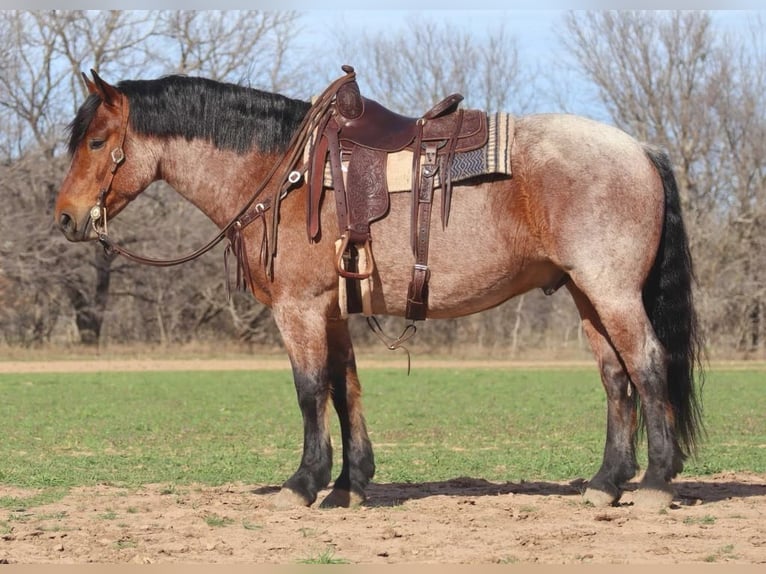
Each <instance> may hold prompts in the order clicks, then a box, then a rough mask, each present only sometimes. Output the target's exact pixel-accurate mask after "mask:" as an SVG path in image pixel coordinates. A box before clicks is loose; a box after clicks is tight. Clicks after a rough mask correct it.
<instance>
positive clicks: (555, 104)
mask: <svg viewBox="0 0 766 574" xmlns="http://www.w3.org/2000/svg"><path fill="white" fill-rule="evenodd" d="M484 2H486V0H479V5H483V3H484ZM309 13H310V16H311V17H310V18H304V19H303V20H302V26H303V29H304V38H303V41H304V42H306V43H307V44H308V45H310V46H322V45H324V43H326V42H327V34H328V30H332V29H333V28H334V27H343V28H344V30H357V31H358V33H359V34H375V33H378V32H381V31H385V30H396V29H403V28H405V27H406V26H407V23H408V22H409V21H412V20H415V21H417V20H419V19H436V20H437V21H438V22H444V23H448V24H450V25H454V26H457V27H459V28H461V29H467V30H469V31H471V33H473V34H475V35H477V36H479V37H480V36H481V35H482V34H484V33H485V32H486V31H487V30H488V29H493V28H495V27H497V26H498V24H500V23H501V22H502V23H503V24H504V26H505V30H506V32H507V33H508V34H509V35H510V36H513V37H515V38H516V41H517V48H518V50H519V56H520V59H521V65H522V67H526V68H529V69H542V70H545V69H549V68H551V67H552V66H554V65H556V64H558V63H559V62H561V61H562V59H563V58H564V56H565V53H564V48H563V47H562V46H561V45H560V43H559V40H558V35H557V32H556V30H557V27H559V26H560V25H561V24H560V23H561V20H562V18H563V16H564V14H565V13H566V10H561V9H546V10H516V9H513V10H511V9H506V10H496V9H477V10H451V9H439V10H393V9H385V10H383V9H365V10H336V9H322V10H311V11H309ZM754 14H755V12H753V11H744V10H714V11H712V15H713V19H714V21H715V22H716V26H717V27H720V29H721V31H724V32H732V33H737V32H738V31H741V30H744V29H745V27H746V26H747V25H748V22H749V21H750V20H751V19H752V18H753V16H754ZM761 15H762V16H763V17H766V10H764V11H761ZM342 63H349V64H352V65H353V62H342ZM339 65H340V64H339ZM338 67H339V66H338ZM338 72H339V73H338V75H340V70H338ZM357 72H358V74H359V82H360V85H361V86H362V87H363V83H364V78H363V74H364V71H363V70H357ZM332 77H334V76H332ZM332 77H328V79H327V80H328V81H329V80H331V79H332ZM566 81H571V80H570V79H567V80H566ZM568 95H569V97H570V98H572V99H571V100H570V101H569V102H567V111H576V112H577V113H585V114H586V115H589V116H591V117H594V118H595V119H600V120H606V119H607V118H606V112H605V111H604V110H602V109H600V108H599V107H598V106H592V105H590V104H589V103H588V101H589V100H591V99H592V97H591V94H590V93H589V91H588V89H586V88H582V89H578V86H577V85H574V84H573V85H571V86H570V90H569V92H568ZM556 97H557V96H556V95H555V94H553V93H551V94H547V93H545V92H544V91H540V92H538V93H537V94H536V96H535V98H534V100H535V101H534V109H531V110H527V111H529V112H546V111H562V109H561V102H559V101H558V100H557V99H556ZM466 105H468V103H467V104H466ZM507 111H513V110H507Z"/></svg>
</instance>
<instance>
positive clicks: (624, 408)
mask: <svg viewBox="0 0 766 574" xmlns="http://www.w3.org/2000/svg"><path fill="white" fill-rule="evenodd" d="M567 287H568V288H569V291H570V292H571V294H572V298H573V299H574V301H575V304H576V305H577V310H578V311H579V312H580V317H581V319H582V326H583V331H584V332H585V335H586V337H587V338H588V341H589V343H590V345H591V348H592V349H593V353H594V355H595V356H596V361H597V362H598V367H599V371H600V373H601V382H602V384H603V385H604V390H605V391H606V396H607V423H606V443H605V446H604V459H603V462H602V463H601V468H600V469H599V471H598V472H597V473H596V475H595V476H594V477H593V478H592V479H591V480H590V481H589V483H588V488H587V490H586V491H585V500H586V501H588V502H590V503H592V504H594V505H596V506H609V505H611V504H614V503H616V502H617V501H618V500H619V499H620V497H621V496H622V484H623V483H625V482H627V481H628V480H630V479H631V478H633V477H634V476H635V475H636V472H637V470H638V464H637V463H636V451H635V440H636V427H637V417H636V408H635V406H636V405H635V401H636V396H635V392H632V393H631V389H630V379H629V378H628V375H627V373H626V372H625V367H624V366H623V364H622V362H621V361H620V358H619V357H618V356H617V353H616V352H615V350H614V348H613V347H612V345H611V343H610V342H609V339H608V337H607V336H606V332H605V330H604V326H603V325H602V323H601V320H600V319H599V317H598V314H597V313H596V310H595V309H594V308H593V305H592V304H591V303H590V301H589V300H588V298H587V297H585V295H583V293H582V292H581V291H580V290H579V289H578V288H577V287H576V286H574V285H573V284H572V283H570V284H569V285H568V286H567Z"/></svg>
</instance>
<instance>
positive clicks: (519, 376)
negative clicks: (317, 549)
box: [0, 364, 766, 509]
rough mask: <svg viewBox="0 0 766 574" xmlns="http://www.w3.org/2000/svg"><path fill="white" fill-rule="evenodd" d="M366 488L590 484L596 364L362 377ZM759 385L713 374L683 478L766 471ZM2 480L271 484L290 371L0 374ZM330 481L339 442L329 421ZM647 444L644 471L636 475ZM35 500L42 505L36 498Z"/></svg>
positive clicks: (291, 431) (292, 410)
mask: <svg viewBox="0 0 766 574" xmlns="http://www.w3.org/2000/svg"><path fill="white" fill-rule="evenodd" d="M361 377H362V382H363V386H364V402H365V414H366V418H367V424H368V429H369V431H370V437H371V439H372V441H373V446H374V448H375V454H376V464H377V467H378V472H377V474H376V477H375V480H376V481H377V482H407V481H412V482H425V481H440V480H446V479H449V478H455V477H458V476H471V477H476V478H485V479H487V480H508V481H519V480H522V479H524V480H565V479H569V480H571V479H575V478H578V477H580V478H589V477H590V476H591V475H592V474H593V473H594V472H595V471H596V470H597V469H598V466H599V464H600V462H601V456H602V450H603V441H604V434H605V398H604V392H603V390H602V388H601V383H600V381H599V379H598V375H597V374H596V372H595V369H572V370H558V369H557V370H549V371H546V370H493V369H471V370H468V369H446V368H445V369H419V368H417V364H415V368H414V370H413V373H412V375H411V376H409V377H407V376H406V373H405V372H404V370H403V369H370V370H365V371H363V372H362V373H361ZM765 377H766V375H765V374H764V373H763V372H758V371H734V370H732V371H725V370H713V371H711V372H710V373H709V374H708V380H707V383H706V386H705V389H704V393H703V396H704V402H705V420H706V422H707V427H708V433H709V434H708V439H707V441H706V442H705V443H704V445H703V447H702V450H701V452H700V455H699V457H698V458H697V459H696V460H691V461H689V463H688V464H687V468H686V471H685V473H686V474H696V475H705V474H711V473H716V472H722V471H753V472H759V473H764V472H766V456H764V452H766V451H764V448H766V417H764V416H763V413H764V412H766V385H764V383H763V381H764V378H765ZM0 393H1V395H0V396H3V397H4V400H3V401H2V402H1V403H0V436H2V437H3V440H2V441H0V460H2V461H3V462H2V464H1V465H0V485H7V486H18V487H26V488H42V489H44V490H43V491H42V492H41V493H38V494H35V495H34V497H32V498H27V499H19V498H14V497H5V498H2V497H0V507H5V508H12V509H17V508H19V507H25V506H33V505H35V504H42V503H44V501H45V500H55V499H56V498H58V497H60V496H61V495H62V493H63V492H65V491H66V489H67V488H69V487H72V486H78V485H93V484H99V483H107V484H114V485H119V486H138V485H141V484H146V483H160V484H166V485H168V486H167V491H168V493H172V492H175V491H176V489H177V488H178V487H179V486H180V487H183V486H185V485H189V484H192V483H203V484H210V485H217V484H223V483H226V482H232V481H244V482H246V483H267V484H280V483H281V482H282V481H284V480H285V479H286V478H287V477H288V476H289V475H290V474H291V473H292V472H293V471H294V470H295V468H296V467H297V465H298V462H299V460H300V455H301V449H302V423H301V416H300V412H299V410H298V407H297V404H296V400H295V390H294V388H293V383H292V377H291V375H290V374H289V372H286V371H262V372H253V373H247V372H235V371H232V372H163V373H159V372H139V373H94V374H83V373H78V374H23V375H0ZM333 440H334V442H335V450H336V466H335V469H334V472H337V469H338V467H339V460H340V445H339V431H338V425H337V422H335V419H334V418H333ZM643 453H644V449H642V451H641V453H640V458H639V462H640V463H641V464H642V465H643V464H644V462H643V458H645V454H643ZM38 498H39V500H38Z"/></svg>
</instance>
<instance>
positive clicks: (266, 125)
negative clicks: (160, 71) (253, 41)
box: [69, 76, 310, 154]
mask: <svg viewBox="0 0 766 574" xmlns="http://www.w3.org/2000/svg"><path fill="white" fill-rule="evenodd" d="M117 89H119V90H120V91H121V92H122V93H124V94H125V95H126V96H127V98H128V101H129V102H130V126H131V128H133V130H135V131H136V132H138V133H140V134H144V135H147V136H155V137H183V138H186V139H187V140H192V139H203V140H206V141H209V142H211V143H212V144H214V145H215V146H216V147H217V148H218V149H224V150H233V151H236V152H238V153H245V152H247V151H249V150H251V149H253V147H254V146H255V147H257V148H258V149H260V150H262V151H264V152H272V153H273V152H283V151H285V150H286V148H287V145H288V144H289V142H290V138H291V137H292V135H293V133H294V132H295V130H296V129H297V128H298V125H299V124H300V122H301V120H302V119H303V116H304V115H305V114H306V112H307V111H308V109H309V107H310V104H309V103H308V102H303V101H300V100H294V99H291V98H287V97H285V96H282V95H279V94H273V93H269V92H263V91H261V90H256V89H252V88H245V87H243V86H238V85H236V84H229V83H223V82H216V81H213V80H209V79H206V78H197V77H189V76H166V77H164V78H160V79H157V80H125V81H122V82H120V83H119V84H118V85H117ZM100 103H101V98H100V97H98V96H97V95H94V94H91V95H90V96H89V97H88V98H87V99H86V100H85V102H84V103H83V105H82V106H81V107H80V109H79V110H78V112H77V115H76V116H75V118H74V120H73V121H72V123H71V124H70V125H69V132H70V139H69V152H70V154H74V151H75V150H76V149H77V146H78V145H79V144H80V143H81V142H82V139H83V138H84V137H85V133H86V131H87V129H88V126H89V125H90V122H91V121H92V120H93V117H94V116H95V114H96V109H97V108H98V106H99V104H100Z"/></svg>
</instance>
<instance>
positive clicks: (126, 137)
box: [55, 70, 157, 241]
mask: <svg viewBox="0 0 766 574" xmlns="http://www.w3.org/2000/svg"><path fill="white" fill-rule="evenodd" d="M91 73H92V74H93V80H92V81H91V80H90V79H89V78H88V77H87V76H85V74H83V78H84V79H85V84H86V85H87V87H88V91H89V96H88V98H87V99H86V101H85V102H84V103H83V105H82V106H81V107H80V109H79V111H78V112H77V115H76V116H75V119H74V120H73V121H72V123H71V124H70V126H69V129H70V140H69V152H70V154H71V155H72V163H71V165H70V167H69V172H68V173H67V175H66V178H65V179H64V182H63V184H62V185H61V189H60V190H59V194H58V198H57V201H56V211H55V221H56V222H57V223H58V225H59V227H60V229H61V231H62V232H63V233H64V235H65V236H66V238H67V239H69V240H70V241H85V240H88V239H96V238H97V237H98V233H99V232H101V231H105V227H106V217H107V214H108V215H109V217H114V216H115V215H117V214H118V213H119V212H120V211H122V209H123V208H124V207H125V206H126V205H127V204H128V203H129V202H130V201H131V200H132V199H134V198H135V197H136V196H137V195H138V194H139V193H140V192H141V191H143V190H144V189H145V188H146V187H147V186H148V185H149V184H150V183H151V182H152V181H153V180H154V178H155V175H156V173H157V161H156V159H153V158H152V154H151V153H148V152H147V150H146V149H144V148H143V146H140V145H137V142H136V141H135V139H136V138H135V135H134V134H132V132H131V130H130V126H129V123H128V115H129V103H128V98H127V97H126V96H125V94H123V93H122V92H121V91H120V90H119V88H117V87H114V86H111V85H109V84H108V83H106V82H105V81H104V80H102V79H101V78H100V77H99V76H98V74H96V72H95V71H93V70H91Z"/></svg>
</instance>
